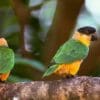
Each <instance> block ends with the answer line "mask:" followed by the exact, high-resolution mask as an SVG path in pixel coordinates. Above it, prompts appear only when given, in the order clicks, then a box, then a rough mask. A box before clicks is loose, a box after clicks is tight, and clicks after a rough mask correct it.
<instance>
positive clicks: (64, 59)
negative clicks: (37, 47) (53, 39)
mask: <svg viewBox="0 0 100 100" xmlns="http://www.w3.org/2000/svg"><path fill="white" fill-rule="evenodd" d="M95 40H97V35H96V29H95V28H94V27H91V26H84V27H80V28H78V29H77V30H76V31H75V32H74V34H72V36H71V38H70V39H69V40H68V41H66V42H65V43H64V44H63V45H61V46H60V47H59V49H58V50H57V52H56V54H55V55H54V57H53V58H52V60H51V62H52V65H51V66H50V67H49V68H48V69H47V70H46V71H45V73H44V74H43V77H46V76H49V75H52V74H56V75H59V76H61V77H74V76H75V75H76V74H77V73H78V71H79V68H80V66H81V64H82V62H83V61H84V59H85V58H86V57H87V56H88V53H89V46H90V44H91V42H92V41H95Z"/></svg>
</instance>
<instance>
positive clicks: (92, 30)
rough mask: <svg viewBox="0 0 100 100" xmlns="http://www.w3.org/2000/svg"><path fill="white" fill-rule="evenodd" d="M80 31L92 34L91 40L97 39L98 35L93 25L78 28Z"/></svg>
mask: <svg viewBox="0 0 100 100" xmlns="http://www.w3.org/2000/svg"><path fill="white" fill-rule="evenodd" d="M78 32H80V33H81V34H86V35H88V36H90V35H91V36H92V37H91V41H95V40H97V36H96V35H95V33H96V29H95V28H94V27H91V26H85V27H81V28H79V29H78Z"/></svg>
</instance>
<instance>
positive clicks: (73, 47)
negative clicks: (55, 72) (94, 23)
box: [53, 39, 89, 64]
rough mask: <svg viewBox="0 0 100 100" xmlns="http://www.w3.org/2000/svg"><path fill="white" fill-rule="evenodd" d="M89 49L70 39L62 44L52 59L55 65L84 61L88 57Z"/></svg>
mask: <svg viewBox="0 0 100 100" xmlns="http://www.w3.org/2000/svg"><path fill="white" fill-rule="evenodd" d="M88 51H89V48H88V47H86V46H85V45H84V44H82V43H81V42H79V41H77V40H74V39H70V40H69V41H68V42H66V43H64V45H62V46H61V47H60V49H59V50H58V51H57V53H56V54H55V56H54V57H53V61H55V63H58V64H60V63H71V62H73V61H76V60H81V59H84V58H85V57H86V56H87V55H88Z"/></svg>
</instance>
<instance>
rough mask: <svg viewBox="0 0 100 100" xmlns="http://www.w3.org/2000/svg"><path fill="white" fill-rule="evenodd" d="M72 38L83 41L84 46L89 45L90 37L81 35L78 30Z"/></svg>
mask: <svg viewBox="0 0 100 100" xmlns="http://www.w3.org/2000/svg"><path fill="white" fill-rule="evenodd" d="M72 38H73V39H75V40H78V41H80V42H81V43H83V44H84V45H86V46H89V45H90V43H91V37H90V36H87V35H83V34H81V33H79V32H76V33H75V34H74V35H73V37H72Z"/></svg>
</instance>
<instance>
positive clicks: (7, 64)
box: [0, 47, 14, 73]
mask: <svg viewBox="0 0 100 100" xmlns="http://www.w3.org/2000/svg"><path fill="white" fill-rule="evenodd" d="M13 66H14V52H13V51H12V49H10V48H7V47H0V73H7V72H9V71H10V70H11V69H12V68H13Z"/></svg>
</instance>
